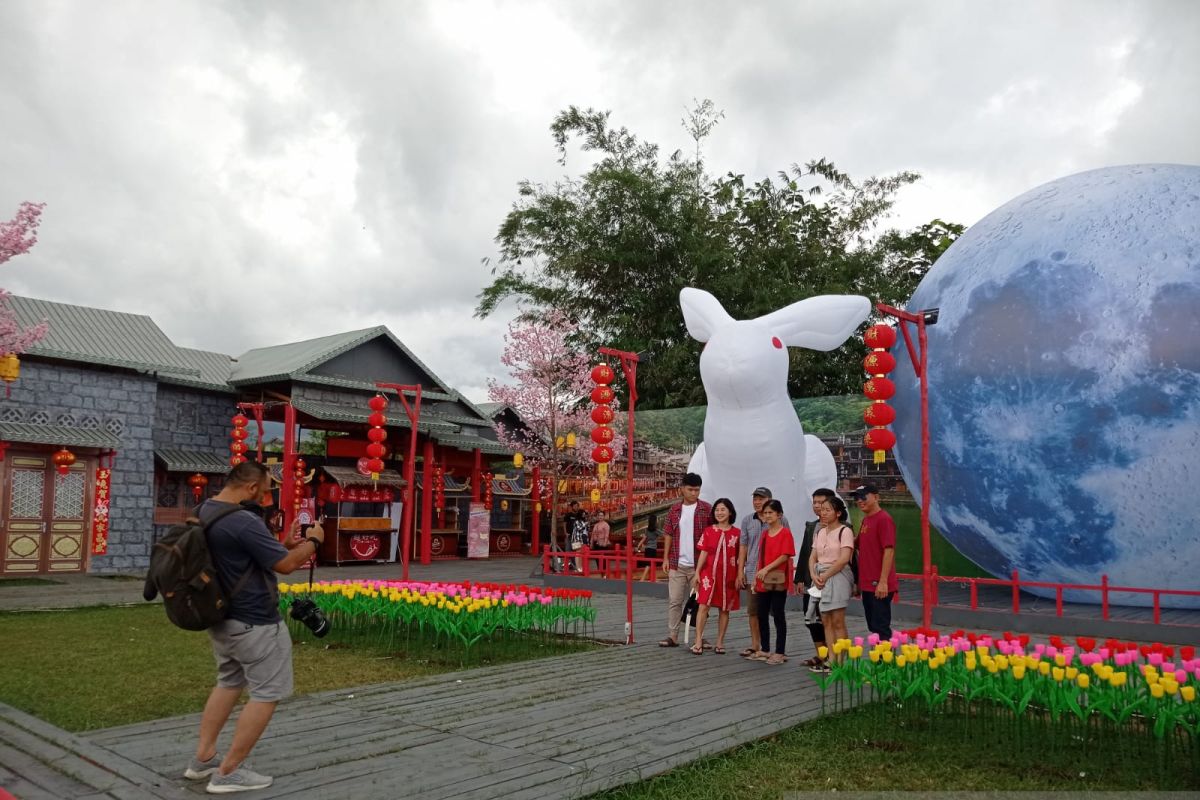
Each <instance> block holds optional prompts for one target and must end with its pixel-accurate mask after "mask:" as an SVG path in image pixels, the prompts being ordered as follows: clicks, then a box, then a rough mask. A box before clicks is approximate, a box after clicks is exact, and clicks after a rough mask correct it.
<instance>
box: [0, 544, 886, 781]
mask: <svg viewBox="0 0 1200 800" xmlns="http://www.w3.org/2000/svg"><path fill="white" fill-rule="evenodd" d="M531 564H532V562H530V561H525V560H521V561H511V562H506V561H496V562H489V566H490V568H489V569H487V570H483V569H482V568H473V569H471V570H470V573H471V574H470V575H463V574H462V573H463V567H464V566H466V565H463V564H462V563H461V562H460V563H458V564H457V567H458V569H457V570H455V569H454V567H455V566H456V565H455V564H453V563H450V564H436V565H432V566H430V567H427V568H414V570H413V577H417V578H424V579H428V578H436V577H444V578H451V577H457V578H463V577H471V578H472V579H476V580H484V579H492V580H503V581H509V580H512V581H515V582H518V583H519V582H524V581H526V580H527V579H528V577H529V569H530V566H531ZM470 566H472V567H473V566H474V565H470ZM368 569H369V568H368ZM387 569H389V568H384V569H382V570H379V572H380V573H383V574H379V575H378V577H388V576H387V575H386V571H387ZM456 571H457V572H458V574H457V575H454V574H453V573H455V572H456ZM326 572H329V571H326ZM342 572H345V570H343V571H342ZM484 572H486V573H487V574H486V576H485V575H484V574H483V573H484ZM366 574H367V573H366V572H365V571H364V572H363V574H362V576H364V577H365V576H366ZM325 577H330V576H329V575H328V574H327V575H326V576H325ZM373 577H374V576H373ZM29 588H30V589H41V588H45V587H29ZM14 590H15V587H14V589H11V590H6V591H14ZM107 591H108V590H105V593H107ZM77 592H78V593H79V594H81V595H82V590H77ZM59 594H62V593H61V592H60V593H59ZM94 596H95V595H92V597H94ZM131 601H140V600H139V598H136V597H135V598H133V600H131ZM595 605H596V607H597V610H598V619H597V624H596V632H595V633H596V636H597V637H598V638H601V639H610V640H615V639H621V638H623V635H624V622H625V601H624V598H623V597H620V596H616V595H597V596H596V598H595ZM663 605H664V604H663V602H662V601H661V600H658V599H656V598H638V599H637V601H636V603H635V632H636V633H637V637H638V640H639V643H638V644H636V645H634V646H632V647H626V646H612V647H609V648H605V649H604V650H601V651H591V652H587V653H577V654H572V655H567V656H558V657H554V658H549V659H542V660H538V661H533V662H526V663H521V664H508V665H500V666H493V667H486V668H479V669H473V670H465V671H462V672H457V673H449V674H444V675H439V676H434V677H430V678H424V679H420V680H416V681H410V682H405V683H401V684H386V685H376V686H368V687H362V688H357V689H346V690H340V691H336V692H327V693H323V694H318V695H308V696H304V697H295V698H291V699H290V700H287V701H285V702H284V703H282V704H281V705H280V708H279V711H278V712H277V714H276V717H275V720H274V722H273V724H272V725H271V727H270V728H268V730H267V733H266V735H265V736H264V738H263V740H262V741H261V742H260V743H259V746H258V747H257V748H256V750H255V752H254V756H253V759H252V764H253V766H254V767H255V768H256V769H259V770H261V771H263V772H265V773H267V774H271V775H275V776H276V783H275V785H274V786H273V787H271V788H270V789H268V790H265V791H262V792H255V793H254V796H255V797H262V798H269V797H288V798H296V799H297V800H305V799H307V798H346V797H365V798H373V797H391V796H406V797H421V798H501V797H503V798H535V797H536V798H568V797H582V796H585V795H587V794H590V793H592V792H595V791H598V790H600V789H604V788H607V787H611V786H617V785H620V784H623V783H627V782H630V781H636V780H640V779H642V778H644V777H648V776H651V775H655V774H659V773H661V772H665V771H667V770H669V769H671V768H673V767H675V766H678V765H680V764H684V763H687V762H690V761H692V760H694V759H696V758H698V757H701V756H704V755H708V754H713V753H719V752H722V751H724V750H728V749H730V748H731V747H735V746H737V745H739V744H743V743H746V742H751V741H754V740H756V739H759V738H761V737H763V736H767V735H769V734H772V733H775V732H778V731H781V730H784V729H786V728H789V727H791V726H793V725H795V724H797V723H799V722H802V721H804V720H806V719H810V718H812V717H814V716H816V715H818V714H819V713H820V709H821V701H820V694H819V692H818V690H817V688H816V686H815V684H814V682H813V681H812V679H811V677H810V676H809V674H808V672H807V671H806V670H804V669H803V668H802V667H801V666H800V664H799V663H798V662H799V660H800V659H801V658H804V657H807V655H808V654H809V651H810V650H811V642H810V640H809V638H808V635H807V631H806V630H805V629H804V628H803V625H802V624H801V621H800V619H799V617H797V616H795V615H791V616H790V617H789V625H790V629H791V631H792V638H791V640H790V641H791V645H790V646H789V650H790V651H791V652H792V653H793V658H792V660H791V661H790V662H789V663H787V664H784V665H782V666H778V667H771V666H767V665H765V664H761V663H752V662H747V661H744V660H742V659H740V658H738V657H737V656H736V655H735V653H736V652H737V651H738V650H739V649H740V648H741V647H743V646H745V643H746V642H747V641H748V628H747V625H746V621H745V620H746V617H745V612H739V613H738V615H737V616H736V617H735V619H734V624H732V625H731V630H730V635H729V638H728V641H727V644H728V647H729V650H730V653H729V654H728V655H723V656H718V655H714V654H712V653H711V652H710V653H706V654H705V655H703V656H693V655H691V654H690V653H689V652H688V651H687V650H686V649H684V648H683V647H680V648H674V649H665V648H659V647H657V646H655V644H654V642H655V641H656V640H657V639H659V638H661V636H662V634H663V629H664V624H665V623H664V618H665V613H664V608H663ZM714 624H715V620H714ZM858 632H859V633H861V632H862V631H858ZM709 635H710V636H714V635H715V628H710V634H709ZM706 638H708V637H706ZM797 655H798V657H797ZM768 687H770V688H768ZM781 697H783V698H785V699H784V700H783V702H781V701H780V698H781ZM198 720H199V715H198V714H193V715H188V716H182V717H173V718H169V719H164V720H156V721H153V722H147V723H142V724H138V725H130V726H124V727H120V728H112V729H108V730H102V731H96V732H92V733H88V734H81V735H73V734H69V733H66V732H64V731H60V730H58V729H56V728H53V727H52V726H50V725H47V724H46V723H42V722H40V721H38V720H34V719H33V718H31V717H28V715H24V714H21V712H17V711H14V710H12V709H9V708H7V707H3V706H0V740H3V742H4V745H3V746H2V747H0V786H3V787H4V788H6V789H7V790H9V791H10V792H13V793H14V794H15V795H16V796H17V797H19V798H20V799H21V800H41V798H55V799H56V800H65V799H66V798H71V799H72V800H75V799H78V798H102V797H103V798H137V799H138V800H142V798H167V797H169V798H187V797H195V796H197V795H198V794H201V793H203V785H204V784H203V782H200V783H198V784H193V783H190V782H187V781H184V780H182V779H181V778H179V777H178V776H179V774H180V772H181V770H182V767H183V766H184V765H185V763H186V760H187V758H188V757H189V755H190V752H191V749H192V747H193V746H194V737H195V733H196V727H197V724H198ZM23 726H24V729H26V730H25V732H24V733H22V730H23ZM28 728H36V729H37V731H38V732H39V733H36V734H34V733H30V732H29V731H28V730H27V729H28ZM228 730H229V731H232V725H231V726H229V727H228ZM228 739H229V734H228V733H227V734H226V736H225V737H224V739H223V740H222V742H221V747H222V748H225V747H227V746H228Z"/></svg>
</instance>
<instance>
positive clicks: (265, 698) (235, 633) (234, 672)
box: [208, 619, 293, 703]
mask: <svg viewBox="0 0 1200 800" xmlns="http://www.w3.org/2000/svg"><path fill="white" fill-rule="evenodd" d="M208 636H209V638H210V639H211V640H212V649H213V656H214V657H215V658H216V660H217V686H220V687H221V688H223V689H241V688H244V687H247V686H248V687H250V699H251V700H257V701H260V702H263V703H274V702H276V701H278V700H282V699H283V698H285V697H287V696H289V695H290V694H291V693H292V684H293V677H292V636H291V634H290V633H288V629H287V625H285V624H284V623H283V622H276V623H273V624H271V625H250V624H249V623H246V622H241V621H239V620H236V619H227V620H225V621H224V622H221V623H219V624H217V625H214V626H212V627H211V628H209V629H208Z"/></svg>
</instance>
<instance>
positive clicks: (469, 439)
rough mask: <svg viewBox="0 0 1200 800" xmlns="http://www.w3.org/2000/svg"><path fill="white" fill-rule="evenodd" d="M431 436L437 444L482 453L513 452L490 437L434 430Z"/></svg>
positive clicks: (499, 453) (504, 453)
mask: <svg viewBox="0 0 1200 800" xmlns="http://www.w3.org/2000/svg"><path fill="white" fill-rule="evenodd" d="M433 438H434V439H435V440H437V442H438V443H439V444H444V445H447V446H448V447H455V448H458V449H459V450H475V449H478V450H479V451H480V452H482V453H490V454H492V455H508V454H510V453H512V452H513V451H512V450H509V449H508V448H507V447H505V446H504V445H502V444H500V443H499V442H493V441H492V440H491V439H483V438H481V437H479V436H462V435H458V434H452V433H451V434H442V433H436V432H435V433H434V434H433Z"/></svg>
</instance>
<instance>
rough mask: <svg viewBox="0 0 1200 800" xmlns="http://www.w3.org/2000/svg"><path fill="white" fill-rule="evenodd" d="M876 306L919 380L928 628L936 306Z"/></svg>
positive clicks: (926, 617)
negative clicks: (891, 322) (895, 327)
mask: <svg viewBox="0 0 1200 800" xmlns="http://www.w3.org/2000/svg"><path fill="white" fill-rule="evenodd" d="M875 310H876V311H878V312H879V313H880V314H883V315H884V316H888V317H892V318H893V319H895V320H897V321H898V322H899V323H900V325H899V327H900V333H901V334H902V335H903V336H904V345H905V347H906V348H907V349H908V358H909V361H911V362H912V365H913V372H914V373H915V374H916V376H917V378H918V379H919V380H920V382H921V625H922V626H923V627H925V628H931V627H933V596H934V591H933V569H932V563H931V562H932V559H931V558H930V553H929V353H928V344H929V340H928V339H927V338H926V335H925V328H926V327H928V326H930V325H936V324H937V321H938V312H939V309H936V308H927V309H925V310H924V311H918V312H916V313H912V312H910V311H901V310H900V309H898V308H892V307H891V306H889V305H885V304H883V303H876V305H875ZM908 322H911V323H912V324H913V325H915V326H916V328H917V348H915V349H914V348H913V343H912V337H911V336H909V333H908V328H907V327H906V325H905V323H908Z"/></svg>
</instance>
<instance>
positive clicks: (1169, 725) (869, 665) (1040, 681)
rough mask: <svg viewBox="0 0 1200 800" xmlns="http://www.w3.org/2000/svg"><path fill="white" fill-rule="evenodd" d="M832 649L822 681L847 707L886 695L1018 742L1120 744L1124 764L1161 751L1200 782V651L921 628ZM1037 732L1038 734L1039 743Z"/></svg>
mask: <svg viewBox="0 0 1200 800" xmlns="http://www.w3.org/2000/svg"><path fill="white" fill-rule="evenodd" d="M822 650H825V653H824V654H823V655H829V653H828V650H826V649H825V648H822ZM832 650H833V654H832V655H833V658H832V669H831V671H830V673H829V674H827V675H820V674H818V675H815V676H814V677H815V678H816V680H817V682H818V683H819V685H820V686H821V689H822V691H823V693H824V694H828V693H829V692H830V690H832V692H833V697H832V700H833V703H834V704H835V705H837V706H839V707H840V706H843V705H857V704H859V703H861V702H864V701H867V700H879V701H883V702H882V703H879V704H878V705H879V706H880V707H881V708H882V709H883V710H882V711H881V712H880V713H881V714H883V715H891V714H892V713H893V712H894V711H895V710H896V709H899V710H900V712H901V718H902V717H903V715H904V714H910V715H911V714H920V715H923V716H936V715H938V714H939V713H946V714H947V715H948V716H953V717H954V718H955V719H958V720H965V722H963V723H960V724H963V725H964V726H965V729H964V734H965V735H976V734H979V733H981V732H988V731H990V732H992V733H996V734H998V735H1001V736H1006V737H1009V738H1011V740H1012V742H1013V743H1014V745H1015V746H1019V744H1020V742H1021V741H1022V739H1024V738H1029V739H1030V741H1037V742H1041V743H1043V744H1044V742H1046V741H1050V742H1052V743H1057V744H1056V745H1054V746H1091V747H1095V746H1097V745H1102V744H1104V745H1112V746H1113V747H1114V748H1115V750H1114V752H1119V753H1121V754H1122V755H1123V756H1124V757H1127V758H1142V757H1146V756H1148V755H1151V754H1152V755H1153V757H1155V758H1158V759H1160V763H1162V764H1164V765H1166V764H1168V763H1169V762H1170V761H1171V760H1173V759H1176V758H1180V757H1183V758H1187V759H1190V760H1191V762H1192V769H1193V770H1195V772H1196V774H1197V775H1198V776H1200V703H1198V702H1197V700H1196V694H1197V688H1198V687H1200V659H1197V658H1196V651H1195V648H1193V647H1177V648H1175V647H1170V646H1165V645H1161V644H1153V645H1139V644H1137V643H1135V642H1121V641H1117V640H1115V639H1108V640H1106V641H1104V642H1097V641H1096V640H1094V639H1089V638H1085V637H1079V638H1076V639H1075V640H1074V641H1073V642H1067V641H1065V640H1063V639H1062V638H1060V637H1057V636H1051V637H1049V639H1048V641H1047V642H1045V643H1033V642H1031V641H1030V639H1029V637H1028V636H1024V635H1021V636H1014V635H1012V634H1009V633H1006V634H1004V635H1003V636H1002V637H999V638H992V637H990V636H978V635H976V634H973V633H965V632H963V631H955V632H954V633H951V634H945V635H943V634H939V633H938V632H937V631H933V630H921V629H917V630H912V631H905V632H901V633H897V634H895V635H893V636H892V639H891V640H890V641H879V638H878V637H877V636H875V635H872V636H870V637H868V638H867V639H866V640H864V639H862V638H861V637H860V638H856V639H854V640H852V641H850V640H844V639H843V640H841V641H839V642H836V643H835V644H834V645H833V648H832ZM823 696H824V695H823ZM891 720H892V722H895V720H896V717H895V716H891ZM972 720H974V722H972ZM881 722H882V723H883V724H887V721H886V720H881ZM1034 728H1036V729H1037V733H1038V735H1037V736H1036V737H1033V736H1029V735H1028V734H1030V733H1031V732H1032V730H1033V729H1034ZM1045 734H1049V739H1047V737H1046V735H1045ZM1039 746H1043V745H1039Z"/></svg>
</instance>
